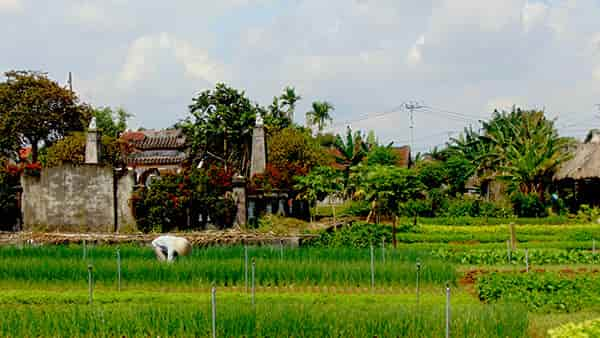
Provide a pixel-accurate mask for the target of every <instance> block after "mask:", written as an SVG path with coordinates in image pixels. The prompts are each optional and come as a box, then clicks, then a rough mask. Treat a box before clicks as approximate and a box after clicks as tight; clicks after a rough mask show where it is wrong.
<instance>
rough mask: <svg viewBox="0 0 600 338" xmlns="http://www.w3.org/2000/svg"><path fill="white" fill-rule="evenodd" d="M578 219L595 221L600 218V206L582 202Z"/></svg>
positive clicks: (589, 221)
mask: <svg viewBox="0 0 600 338" xmlns="http://www.w3.org/2000/svg"><path fill="white" fill-rule="evenodd" d="M577 219H578V220H580V221H582V222H588V223H594V222H597V221H598V219H600V208H597V207H593V208H592V207H590V206H589V205H588V204H582V205H581V206H580V207H579V210H578V211H577Z"/></svg>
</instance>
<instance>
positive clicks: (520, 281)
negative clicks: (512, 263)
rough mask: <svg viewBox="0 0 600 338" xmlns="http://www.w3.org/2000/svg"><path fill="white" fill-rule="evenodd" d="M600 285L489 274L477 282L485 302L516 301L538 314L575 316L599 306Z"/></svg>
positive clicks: (579, 279)
mask: <svg viewBox="0 0 600 338" xmlns="http://www.w3.org/2000/svg"><path fill="white" fill-rule="evenodd" d="M599 282H600V281H599V280H598V277H597V276H589V275H581V276H577V275H574V276H561V275H560V274H557V273H526V274H503V273H490V274H486V275H484V276H481V277H479V278H478V280H477V284H476V288H477V294H478V295H479V298H480V299H481V300H482V301H486V302H493V301H498V300H511V299H513V300H518V301H519V302H522V303H524V304H527V306H528V307H529V308H530V309H532V310H536V311H564V312H573V311H577V310H581V309H582V308H583V307H584V306H588V307H589V306H592V305H595V304H596V301H597V299H598V296H600V289H598V285H600V283H599Z"/></svg>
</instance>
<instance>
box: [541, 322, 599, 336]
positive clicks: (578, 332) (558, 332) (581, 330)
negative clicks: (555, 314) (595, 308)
mask: <svg viewBox="0 0 600 338" xmlns="http://www.w3.org/2000/svg"><path fill="white" fill-rule="evenodd" d="M548 336H550V338H589V337H600V318H597V319H593V320H586V321H584V322H582V323H567V324H563V325H561V326H559V327H557V328H554V329H550V330H548Z"/></svg>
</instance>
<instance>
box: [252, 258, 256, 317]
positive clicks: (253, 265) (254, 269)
mask: <svg viewBox="0 0 600 338" xmlns="http://www.w3.org/2000/svg"><path fill="white" fill-rule="evenodd" d="M255 271H256V261H254V257H252V306H254V305H255V301H254V292H255V288H254V273H255Z"/></svg>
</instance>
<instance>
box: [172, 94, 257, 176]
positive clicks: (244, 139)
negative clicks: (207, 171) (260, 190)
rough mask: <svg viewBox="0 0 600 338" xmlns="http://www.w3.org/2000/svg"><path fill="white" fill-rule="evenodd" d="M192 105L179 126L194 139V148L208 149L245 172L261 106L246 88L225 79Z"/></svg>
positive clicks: (195, 150)
mask: <svg viewBox="0 0 600 338" xmlns="http://www.w3.org/2000/svg"><path fill="white" fill-rule="evenodd" d="M189 109H190V116H189V117H188V118H187V119H186V120H184V121H182V122H181V123H180V127H181V128H183V130H184V131H185V132H186V134H187V136H188V139H189V140H190V141H191V146H192V152H193V153H199V152H201V151H209V152H211V153H213V154H216V155H218V156H220V157H222V158H224V159H225V160H226V161H227V163H228V166H231V167H233V168H235V171H237V172H239V173H245V172H246V171H247V169H248V161H249V159H250V147H251V142H252V130H253V128H254V124H255V121H256V117H257V115H258V113H259V112H260V111H261V109H260V108H259V107H258V106H257V105H256V104H253V103H252V102H250V100H249V99H248V98H247V97H246V95H245V93H244V92H243V91H242V92H240V91H238V90H236V89H234V88H231V87H228V86H226V85H225V84H223V83H219V84H217V85H216V87H215V89H213V90H206V91H203V92H201V93H200V94H198V96H196V97H195V98H194V99H193V103H192V104H191V105H190V106H189Z"/></svg>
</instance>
